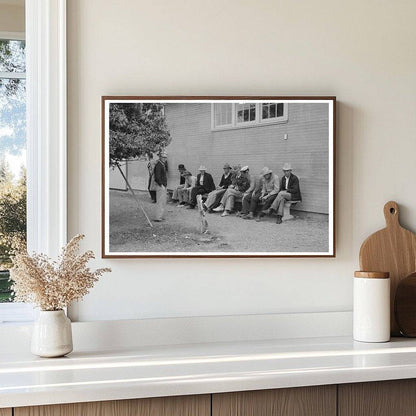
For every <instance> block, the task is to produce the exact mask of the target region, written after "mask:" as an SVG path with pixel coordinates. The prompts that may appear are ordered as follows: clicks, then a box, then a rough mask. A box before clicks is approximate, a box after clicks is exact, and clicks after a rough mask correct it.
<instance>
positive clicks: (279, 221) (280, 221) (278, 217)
mask: <svg viewBox="0 0 416 416" xmlns="http://www.w3.org/2000/svg"><path fill="white" fill-rule="evenodd" d="M281 223H282V216H281V215H278V216H277V220H276V224H281Z"/></svg>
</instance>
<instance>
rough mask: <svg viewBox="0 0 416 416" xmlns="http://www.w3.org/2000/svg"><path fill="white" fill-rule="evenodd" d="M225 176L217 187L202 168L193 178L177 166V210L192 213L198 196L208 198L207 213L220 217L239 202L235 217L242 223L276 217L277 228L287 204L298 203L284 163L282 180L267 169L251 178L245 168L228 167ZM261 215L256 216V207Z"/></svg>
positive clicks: (294, 182)
mask: <svg viewBox="0 0 416 416" xmlns="http://www.w3.org/2000/svg"><path fill="white" fill-rule="evenodd" d="M223 169H224V174H223V175H222V177H221V180H220V183H219V185H218V186H217V187H216V186H215V184H214V180H213V178H212V175H210V174H209V173H208V172H207V169H206V168H205V166H200V167H199V173H198V175H197V176H196V177H195V176H193V175H192V173H191V172H189V171H188V170H186V168H185V166H184V165H183V164H180V165H179V166H178V170H179V172H180V175H181V184H180V185H179V186H178V187H177V188H176V189H175V190H174V191H173V195H172V201H173V202H176V203H177V206H178V207H185V206H186V207H187V208H188V209H193V208H195V206H196V203H197V202H196V197H197V195H202V194H207V198H206V200H205V202H204V204H203V208H204V210H205V211H206V212H208V213H211V212H222V215H221V216H222V217H225V216H227V215H230V214H231V212H233V210H234V206H235V202H236V199H238V200H239V199H241V205H242V209H241V211H240V212H238V213H237V215H238V216H240V217H241V218H243V219H245V220H252V219H256V221H261V218H262V217H264V216H265V215H267V214H273V213H274V214H277V220H276V223H277V224H281V223H282V217H283V209H284V204H285V202H286V201H301V200H302V196H301V193H300V189H299V179H298V177H297V176H296V175H294V174H293V173H292V167H291V165H290V164H289V163H285V164H284V166H283V168H282V170H283V176H282V178H281V180H279V177H278V176H277V175H276V174H274V173H273V172H272V170H270V169H269V168H268V167H264V168H263V169H262V170H261V172H260V173H259V174H258V175H250V169H249V167H248V166H243V167H240V166H234V167H231V166H230V165H229V164H228V163H226V164H225V165H224V168H223ZM260 203H261V205H262V209H261V211H260V212H259V213H258V215H257V210H258V207H259V205H260Z"/></svg>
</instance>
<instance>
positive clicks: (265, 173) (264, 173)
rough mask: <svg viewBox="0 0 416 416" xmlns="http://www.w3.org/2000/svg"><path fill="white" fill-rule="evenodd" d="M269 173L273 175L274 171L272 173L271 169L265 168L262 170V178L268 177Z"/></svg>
mask: <svg viewBox="0 0 416 416" xmlns="http://www.w3.org/2000/svg"><path fill="white" fill-rule="evenodd" d="M269 173H273V171H271V170H270V169H269V168H267V167H266V168H263V169H262V170H261V176H266V175H268V174H269Z"/></svg>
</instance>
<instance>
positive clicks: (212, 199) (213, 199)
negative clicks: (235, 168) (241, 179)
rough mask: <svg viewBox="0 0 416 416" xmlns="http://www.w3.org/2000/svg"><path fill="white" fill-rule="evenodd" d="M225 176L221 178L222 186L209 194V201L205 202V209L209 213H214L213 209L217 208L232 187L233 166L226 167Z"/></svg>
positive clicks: (227, 165)
mask: <svg viewBox="0 0 416 416" xmlns="http://www.w3.org/2000/svg"><path fill="white" fill-rule="evenodd" d="M223 169H224V174H223V175H222V176H221V181H220V184H219V185H218V186H217V189H216V190H215V191H212V192H210V193H209V195H208V198H207V200H206V201H205V204H204V205H203V206H204V209H205V210H207V211H208V212H212V209H213V208H215V207H216V206H217V204H218V203H219V201H220V199H221V197H222V196H223V195H224V194H225V191H226V190H227V188H228V187H229V186H230V185H231V166H230V165H229V164H228V163H226V164H225V165H224V168H223Z"/></svg>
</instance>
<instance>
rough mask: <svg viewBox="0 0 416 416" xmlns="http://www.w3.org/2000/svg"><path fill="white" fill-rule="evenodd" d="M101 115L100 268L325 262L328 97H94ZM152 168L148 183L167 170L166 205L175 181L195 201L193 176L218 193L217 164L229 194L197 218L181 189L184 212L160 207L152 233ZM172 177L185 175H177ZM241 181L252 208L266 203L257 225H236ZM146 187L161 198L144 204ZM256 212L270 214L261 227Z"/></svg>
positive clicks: (331, 186) (332, 146)
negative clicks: (129, 263)
mask: <svg viewBox="0 0 416 416" xmlns="http://www.w3.org/2000/svg"><path fill="white" fill-rule="evenodd" d="M101 104H102V257H103V258H142V257H143V258H146V257H154V258H174V257H203V258H210V257H213V258H218V257H244V258H248V257H335V255H336V252H335V249H336V247H335V219H336V215H335V208H336V207H335V183H336V97H333V96H300V97H297V96H103V97H102V103H101ZM160 152H167V162H165V160H164V158H163V157H162V162H164V165H163V168H161V166H162V165H161V164H160V163H159V162H155V161H154V160H155V159H157V158H158V156H157V155H158V154H160ZM151 154H154V160H152V161H151V163H149V157H151ZM145 155H146V158H145ZM157 164H158V166H159V168H156V170H157V169H159V170H158V172H162V171H166V170H167V172H165V174H166V178H165V179H167V181H166V189H167V191H168V192H169V197H170V198H171V197H172V196H175V197H178V195H179V194H178V191H177V190H176V188H177V187H178V185H179V183H180V181H183V179H181V178H182V177H183V175H185V176H186V178H187V185H186V186H191V185H193V184H195V183H194V182H195V181H196V179H198V181H197V184H196V185H197V187H196V188H195V189H197V193H201V194H203V195H201V196H202V197H203V198H206V197H207V194H209V192H208V191H206V189H205V188H204V187H206V186H208V185H207V184H208V183H209V182H210V181H207V180H205V184H204V183H202V184H200V183H199V182H204V179H202V180H200V177H199V176H197V173H198V172H199V173H204V175H203V176H202V178H208V179H209V175H208V173H210V174H211V177H212V178H213V180H214V182H215V185H216V186H218V184H219V181H220V177H221V173H226V172H227V169H224V170H222V169H223V167H224V165H225V164H229V165H230V166H231V168H232V169H231V175H232V178H233V179H232V184H233V185H232V187H233V186H234V187H235V189H234V190H231V188H232V187H231V188H229V189H228V190H227V191H226V192H227V193H226V195H225V196H224V195H222V196H221V195H220V197H223V198H225V199H223V200H222V201H223V202H224V201H225V202H224V204H225V206H226V207H227V209H228V210H227V212H226V214H224V212H223V213H222V214H220V213H212V214H211V215H208V214H207V213H206V209H204V205H203V204H202V202H203V201H204V199H202V201H201V200H200V198H199V197H197V196H195V192H196V191H194V193H192V189H191V190H190V189H187V190H186V191H184V190H181V191H180V192H179V193H180V195H179V197H180V198H185V200H186V201H187V203H188V204H189V205H190V208H191V207H192V205H194V204H196V205H197V207H196V208H195V209H186V208H182V207H180V206H177V203H176V202H175V203H174V204H173V203H171V204H168V205H167V214H166V220H165V221H161V222H157V223H155V222H153V220H152V219H155V216H157V214H155V213H160V212H163V196H164V195H165V194H166V191H161V189H164V185H163V184H162V183H161V185H160V186H159V185H158V184H157V183H155V178H156V177H157V175H158V173H156V171H155V170H153V169H155V168H154V166H155V165H157ZM288 164H289V166H288ZM179 165H185V171H187V172H185V173H183V170H181V171H180V172H179V171H178V169H177V167H178V166H179ZM200 165H206V166H200ZM201 167H202V168H205V170H204V169H201V170H200V168H201ZM247 167H248V169H249V171H248V172H247V171H246V169H245V168H247ZM283 167H285V168H286V170H285V171H284V172H283V171H282V168H283ZM148 168H149V169H150V172H153V176H152V177H151V180H150V179H149V170H148ZM241 168H242V169H241ZM267 168H268V169H267ZM288 168H291V169H290V170H289V169H288ZM234 169H235V171H234ZM240 169H241V170H242V171H243V172H240ZM268 171H272V172H269V173H268V174H267V173H266V174H265V172H268ZM285 172H286V173H285ZM264 174H265V176H264ZM191 175H192V176H191ZM262 175H263V176H262ZM275 175H277V176H278V180H277V178H275ZM285 175H288V179H286V178H283V177H284V176H285ZM159 176H160V175H159ZM162 176H163V175H162ZM194 177H195V178H194ZM244 177H246V178H249V179H250V180H251V183H252V184H255V185H256V186H257V188H259V187H260V190H258V191H257V193H252V194H251V196H252V199H253V200H254V199H255V198H257V197H258V195H263V193H265V195H266V199H264V201H263V200H260V201H259V203H258V204H257V210H256V209H254V211H253V215H252V216H255V217H256V218H258V217H261V218H260V220H259V221H256V220H251V221H250V220H247V221H245V220H244V219H245V218H244V219H243V218H241V217H240V218H238V217H237V216H238V212H239V211H240V212H241V210H242V208H241V206H242V207H243V208H244V207H246V208H247V207H248V206H249V205H248V204H247V197H245V199H246V200H245V202H244V203H245V205H242V201H241V199H242V198H241V197H242V196H244V195H246V191H247V189H246V191H244V188H245V187H246V186H247V184H246V182H247V180H249V179H247V180H245V179H244ZM264 177H266V182H267V185H264V188H263V184H264V182H265V179H264ZM295 177H296V178H297V179H298V181H297V182H298V184H299V187H300V193H301V200H299V201H298V202H296V201H295V202H296V203H294V204H290V203H285V198H289V199H290V198H295V199H296V198H297V197H296V195H298V196H300V195H299V194H298V193H296V189H298V188H296V186H297V185H296V179H295ZM290 178H291V179H290ZM158 179H159V180H160V177H159V178H158ZM152 181H153V183H154V184H155V186H157V187H158V189H159V191H158V192H162V193H161V194H160V195H162V197H161V198H160V199H159V202H158V203H156V204H152V203H151V202H152V201H151V199H150V198H151V197H150V193H149V192H148V189H147V188H148V187H149V186H150V187H151V186H152V185H150V184H151V182H152ZM289 181H290V183H289ZM162 182H163V181H162ZM276 183H278V184H279V185H278V188H280V189H277V188H276V185H275V184H276ZM293 186H294V188H293ZM291 187H292V188H291ZM240 188H241V189H240ZM283 188H285V189H283ZM286 188H287V189H286ZM211 189H213V188H212V187H211V188H209V190H211ZM250 189H251V188H250ZM250 189H249V190H250ZM175 190H176V193H175ZM298 190H299V189H298ZM204 191H206V192H204ZM280 191H284V192H282V193H280ZM276 192H278V196H277V197H275V196H274V195H273V193H274V194H276ZM219 193H221V191H220V192H219ZM269 194H270V195H269ZM288 194H290V196H285V195H288ZM230 196H232V198H230ZM272 196H273V197H274V198H275V201H274V203H272V204H271V205H270V201H271V199H273V198H272ZM186 198H188V199H186ZM192 198H193V199H192ZM268 198H271V199H270V200H269V199H268ZM211 199H212V198H211ZM211 199H209V200H208V201H211ZM181 201H182V199H181ZM186 201H185V202H186ZM197 201H199V202H197ZM211 202H212V201H211ZM218 202H219V201H218V200H217V201H216V203H217V204H218ZM262 202H263V204H262ZM181 204H183V202H181ZM268 204H269V205H268ZM290 205H291V206H290ZM198 206H199V209H198ZM210 206H211V205H210ZM212 206H214V205H212ZM253 206H254V207H256V204H255V203H254V202H253V204H252V206H251V207H250V208H249V209H248V211H249V213H248V216H249V217H250V215H251V214H250V212H251V211H250V210H252V209H253ZM264 206H266V207H270V208H275V209H276V210H277V211H279V212H275V211H273V210H272V213H271V214H270V215H266V213H267V212H268V210H266V211H265V212H266V213H263V212H262V211H263V207H264ZM230 207H231V208H234V210H235V211H236V212H237V214H233V213H232V211H231V210H230V209H229V208H230ZM216 209H217V210H218V209H222V205H220V206H219V207H217V208H216ZM160 210H162V211H160ZM243 211H244V210H243ZM228 212H230V214H231V215H227V214H228ZM165 213H166V210H165ZM279 213H280V217H278V216H276V214H279ZM293 213H294V214H295V215H293ZM245 214H246V213H245V212H243V214H242V215H243V216H244V215H245ZM273 214H275V215H273ZM223 216H227V218H222V217H223ZM293 216H294V218H291V217H293ZM279 218H280V220H283V221H282V222H280V223H279ZM286 219H290V221H289V220H288V221H286ZM204 221H205V222H206V221H208V225H207V227H205V226H204V224H205V223H204Z"/></svg>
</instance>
